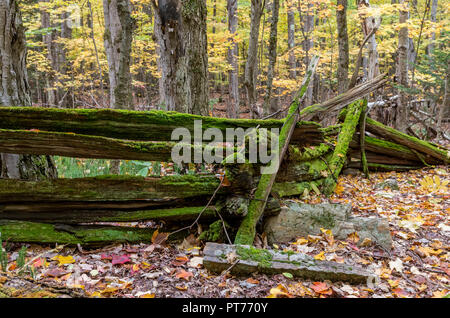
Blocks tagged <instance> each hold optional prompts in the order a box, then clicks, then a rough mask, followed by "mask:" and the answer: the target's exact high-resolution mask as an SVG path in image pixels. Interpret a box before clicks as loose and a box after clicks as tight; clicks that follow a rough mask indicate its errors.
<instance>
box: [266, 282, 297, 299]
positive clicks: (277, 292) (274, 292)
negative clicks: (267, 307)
mask: <svg viewBox="0 0 450 318" xmlns="http://www.w3.org/2000/svg"><path fill="white" fill-rule="evenodd" d="M269 293H270V294H269V296H267V298H292V297H293V296H292V295H291V294H289V292H288V290H287V289H286V287H284V286H283V285H282V284H280V285H278V286H277V287H275V288H272V289H270V292H269Z"/></svg>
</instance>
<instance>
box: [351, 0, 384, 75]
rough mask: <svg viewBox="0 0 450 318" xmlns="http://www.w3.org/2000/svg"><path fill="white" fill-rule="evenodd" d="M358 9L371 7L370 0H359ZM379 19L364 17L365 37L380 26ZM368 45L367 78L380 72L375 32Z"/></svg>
mask: <svg viewBox="0 0 450 318" xmlns="http://www.w3.org/2000/svg"><path fill="white" fill-rule="evenodd" d="M357 4H358V9H359V10H360V11H362V10H361V9H363V8H364V7H365V8H368V7H370V3H369V0H357ZM378 25H379V21H378V19H377V18H376V17H372V16H368V17H362V29H363V33H364V37H366V36H367V35H368V34H369V33H370V32H372V30H373V29H374V28H378ZM367 45H368V61H367V78H368V79H373V78H375V77H377V76H378V75H379V74H380V66H379V64H378V50H377V41H376V39H375V34H373V35H372V36H371V37H370V39H369V41H368V42H367Z"/></svg>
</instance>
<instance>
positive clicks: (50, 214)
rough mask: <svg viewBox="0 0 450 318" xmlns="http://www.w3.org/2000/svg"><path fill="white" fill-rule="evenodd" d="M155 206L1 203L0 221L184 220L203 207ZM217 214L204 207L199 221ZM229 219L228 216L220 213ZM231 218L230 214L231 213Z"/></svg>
mask: <svg viewBox="0 0 450 318" xmlns="http://www.w3.org/2000/svg"><path fill="white" fill-rule="evenodd" d="M175 206H176V204H174V206H168V207H167V208H157V209H148V210H135V209H131V210H127V209H124V208H122V209H121V208H120V205H115V204H110V207H109V208H106V207H103V208H101V209H99V208H98V207H91V206H89V205H88V204H86V202H79V204H77V205H71V204H68V203H67V202H60V203H55V204H41V203H33V204H30V203H25V204H21V205H20V204H4V205H1V209H0V218H1V219H2V220H17V221H30V222H43V223H63V224H80V223H95V222H136V221H147V220H162V221H164V222H165V223H171V224H173V223H180V222H183V223H187V222H192V221H193V220H195V219H196V218H197V217H198V215H199V214H200V212H202V211H203V209H204V206H187V207H179V208H177V207H175ZM217 217H218V216H217V213H216V210H215V207H214V206H210V207H208V208H207V209H206V210H205V211H203V213H202V215H201V220H202V221H207V220H215V219H216V218H217ZM224 217H226V218H229V217H230V215H224ZM231 217H233V215H231Z"/></svg>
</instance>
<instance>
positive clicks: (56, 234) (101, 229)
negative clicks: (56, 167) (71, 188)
mask: <svg viewBox="0 0 450 318" xmlns="http://www.w3.org/2000/svg"><path fill="white" fill-rule="evenodd" d="M154 231H155V229H150V228H136V227H125V226H107V225H67V224H47V223H37V222H26V221H11V220H0V232H1V233H2V238H4V239H5V240H6V239H7V240H8V241H9V242H26V243H60V244H68V245H77V244H83V245H84V244H87V245H94V246H98V245H104V244H108V243H112V242H114V243H120V242H122V243H137V242H151V238H152V235H153V232H154ZM185 235H186V233H183V232H179V233H177V234H176V235H173V236H171V237H170V239H171V240H180V239H182V238H183V237H184V236H185Z"/></svg>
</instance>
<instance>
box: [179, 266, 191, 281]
mask: <svg viewBox="0 0 450 318" xmlns="http://www.w3.org/2000/svg"><path fill="white" fill-rule="evenodd" d="M193 276H194V274H192V273H191V272H187V271H185V270H183V269H182V270H180V271H179V272H178V273H177V274H176V277H177V278H180V279H184V280H187V281H189V279H190V278H191V277H193Z"/></svg>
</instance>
